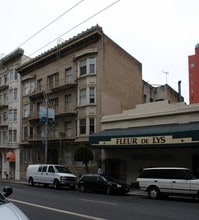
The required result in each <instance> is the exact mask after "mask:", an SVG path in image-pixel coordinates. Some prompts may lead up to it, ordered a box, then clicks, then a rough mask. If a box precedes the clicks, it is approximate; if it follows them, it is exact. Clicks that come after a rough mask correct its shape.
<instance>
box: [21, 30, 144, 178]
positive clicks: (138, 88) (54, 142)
mask: <svg viewBox="0 0 199 220" xmlns="http://www.w3.org/2000/svg"><path fill="white" fill-rule="evenodd" d="M18 71H19V73H20V75H21V88H22V100H21V109H22V115H21V121H22V122H21V140H22V141H21V146H20V148H21V155H20V156H21V178H24V176H25V170H26V167H27V165H28V164H30V163H43V162H45V159H46V158H45V155H46V154H47V162H48V163H58V164H63V165H67V166H68V167H69V168H70V169H71V170H72V171H73V172H74V173H76V174H79V173H81V172H84V171H83V165H82V164H80V163H77V162H74V160H73V151H74V148H75V146H77V145H78V144H79V143H84V144H88V141H89V135H90V134H92V133H95V132H99V131H101V118H102V116H104V115H110V114H116V113H121V112H122V111H123V110H125V109H126V110H127V109H132V108H134V107H135V106H136V104H140V103H142V65H141V63H140V62H139V61H138V60H136V59H135V58H134V57H132V56H131V55H130V54H128V53H127V52H126V51H124V50H123V49H122V48H121V47H120V46H118V45H117V44H116V43H115V42H113V41H112V40H111V39H110V38H109V37H108V36H106V35H105V34H104V33H103V30H102V28H101V27H99V26H95V27H92V28H91V29H88V30H87V31H85V32H82V33H81V34H79V35H77V36H75V37H73V38H71V39H69V40H67V41H65V42H63V43H61V44H59V45H57V46H56V47H54V48H52V49H50V50H48V51H46V52H44V53H43V54H41V55H39V56H37V57H35V58H34V59H31V60H30V61H29V62H27V63H25V64H24V65H22V66H21V67H19V68H18ZM42 108H43V109H44V110H45V109H46V110H45V112H48V110H50V111H49V112H48V113H47V114H46V115H48V116H49V115H50V114H51V116H52V120H50V121H49V120H48V126H46V125H47V123H46V124H45V123H44V122H43V121H42V120H41V109H42ZM39 113H40V114H39ZM54 113H55V114H54ZM100 152H101V151H98V150H95V151H94V156H95V161H94V162H93V164H90V167H91V168H93V169H95V168H96V162H98V161H99V160H101V154H100Z"/></svg>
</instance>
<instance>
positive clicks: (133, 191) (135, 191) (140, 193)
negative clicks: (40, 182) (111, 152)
mask: <svg viewBox="0 0 199 220" xmlns="http://www.w3.org/2000/svg"><path fill="white" fill-rule="evenodd" d="M0 182H2V183H5V184H12V183H18V184H28V183H27V182H26V181H23V180H15V179H2V178H0ZM128 194H129V195H135V196H147V193H146V192H143V191H141V190H139V189H137V188H134V187H131V188H130V191H129V192H128Z"/></svg>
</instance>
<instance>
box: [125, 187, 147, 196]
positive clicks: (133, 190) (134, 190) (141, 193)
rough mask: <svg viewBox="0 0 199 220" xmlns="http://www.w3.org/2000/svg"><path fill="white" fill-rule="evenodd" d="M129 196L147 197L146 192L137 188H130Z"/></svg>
mask: <svg viewBox="0 0 199 220" xmlns="http://www.w3.org/2000/svg"><path fill="white" fill-rule="evenodd" d="M128 194H130V195H135V196H147V192H144V191H141V190H139V189H137V188H130V191H129V192H128Z"/></svg>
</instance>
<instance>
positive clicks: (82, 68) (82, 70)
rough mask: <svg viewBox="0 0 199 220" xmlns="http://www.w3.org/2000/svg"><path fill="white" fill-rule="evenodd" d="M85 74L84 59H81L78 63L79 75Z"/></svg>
mask: <svg viewBox="0 0 199 220" xmlns="http://www.w3.org/2000/svg"><path fill="white" fill-rule="evenodd" d="M85 74H86V60H82V61H80V63H79V75H80V76H82V75H85Z"/></svg>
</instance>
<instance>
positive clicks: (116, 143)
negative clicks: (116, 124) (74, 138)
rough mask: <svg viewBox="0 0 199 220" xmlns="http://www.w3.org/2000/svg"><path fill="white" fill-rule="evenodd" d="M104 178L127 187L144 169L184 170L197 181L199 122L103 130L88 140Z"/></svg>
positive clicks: (198, 171) (198, 172)
mask: <svg viewBox="0 0 199 220" xmlns="http://www.w3.org/2000/svg"><path fill="white" fill-rule="evenodd" d="M90 146H91V147H92V148H98V149H102V161H103V170H104V172H105V173H106V174H108V175H110V176H112V177H113V178H115V179H118V180H120V181H124V182H127V183H129V184H131V183H134V182H135V181H136V177H137V175H138V173H139V171H140V170H141V169H142V168H144V167H156V166H162V167H165V166H175V167H176V166H177V167H188V168H190V169H192V171H193V172H194V173H195V175H197V176H198V177H199V122H190V123H175V124H162V125H154V126H140V127H131V128H129V127H128V128H116V129H107V130H104V131H102V132H99V133H95V134H93V135H91V136H90Z"/></svg>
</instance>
